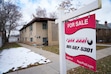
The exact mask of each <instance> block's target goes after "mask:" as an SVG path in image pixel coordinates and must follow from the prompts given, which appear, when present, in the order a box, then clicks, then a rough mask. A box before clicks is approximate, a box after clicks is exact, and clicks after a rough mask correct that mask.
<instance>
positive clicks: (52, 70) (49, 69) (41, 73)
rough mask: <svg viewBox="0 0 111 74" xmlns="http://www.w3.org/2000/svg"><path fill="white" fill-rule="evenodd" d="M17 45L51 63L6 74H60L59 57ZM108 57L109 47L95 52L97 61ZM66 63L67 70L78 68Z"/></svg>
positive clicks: (110, 52) (24, 45)
mask: <svg viewBox="0 0 111 74" xmlns="http://www.w3.org/2000/svg"><path fill="white" fill-rule="evenodd" d="M19 44H20V45H21V46H23V47H26V48H28V49H31V50H32V51H34V52H36V53H38V54H41V55H42V56H44V57H46V58H48V59H50V60H51V61H52V62H51V63H48V64H45V65H40V66H36V67H31V68H27V69H23V70H19V71H15V72H11V73H8V74H60V73H59V72H60V71H59V69H60V68H59V55H57V54H54V53H51V52H48V51H45V50H42V49H38V48H36V47H34V46H29V45H26V44H21V43H19ZM108 55H111V47H110V48H106V49H102V50H99V51H97V60H98V59H101V58H103V57H106V56H108ZM66 63H67V65H66V66H67V70H69V69H71V68H75V67H78V66H79V65H77V64H75V63H72V62H70V61H66Z"/></svg>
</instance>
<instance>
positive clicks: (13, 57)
mask: <svg viewBox="0 0 111 74" xmlns="http://www.w3.org/2000/svg"><path fill="white" fill-rule="evenodd" d="M49 62H51V61H50V60H49V59H47V58H45V57H43V56H41V55H39V54H37V53H34V52H32V51H31V50H30V49H27V48H24V47H18V48H10V49H4V50H3V51H2V52H1V53H0V74H2V73H6V72H8V71H9V70H13V71H15V70H18V69H19V67H20V68H26V67H28V65H33V64H35V63H38V64H46V63H49Z"/></svg>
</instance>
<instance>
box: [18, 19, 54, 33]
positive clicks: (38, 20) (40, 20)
mask: <svg viewBox="0 0 111 74" xmlns="http://www.w3.org/2000/svg"><path fill="white" fill-rule="evenodd" d="M47 21H55V18H38V17H35V18H34V19H32V20H31V21H30V22H29V23H28V24H26V25H24V26H23V27H22V28H21V29H20V31H21V30H23V29H25V28H26V27H28V26H30V25H31V24H32V23H34V22H47Z"/></svg>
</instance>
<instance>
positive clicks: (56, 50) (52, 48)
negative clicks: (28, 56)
mask: <svg viewBox="0 0 111 74" xmlns="http://www.w3.org/2000/svg"><path fill="white" fill-rule="evenodd" d="M42 49H43V50H46V51H50V52H53V53H56V54H59V46H44V47H42Z"/></svg>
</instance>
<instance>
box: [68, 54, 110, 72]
mask: <svg viewBox="0 0 111 74" xmlns="http://www.w3.org/2000/svg"><path fill="white" fill-rule="evenodd" d="M67 74H111V55H110V56H107V57H104V58H102V59H100V60H97V71H96V72H93V71H90V70H88V69H85V68H83V67H77V68H75V69H74V68H73V69H71V70H69V71H67Z"/></svg>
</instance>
